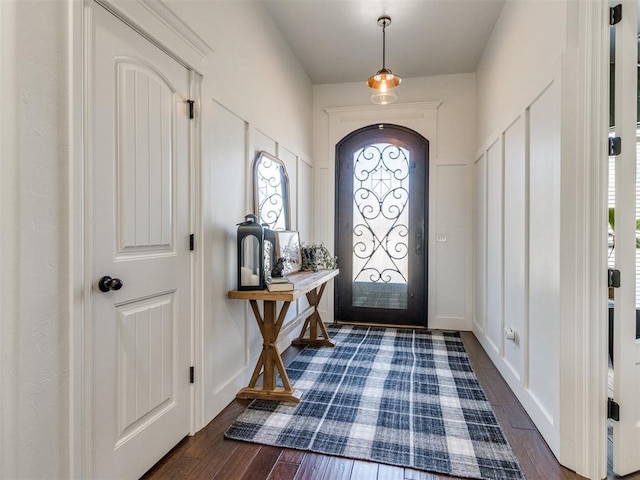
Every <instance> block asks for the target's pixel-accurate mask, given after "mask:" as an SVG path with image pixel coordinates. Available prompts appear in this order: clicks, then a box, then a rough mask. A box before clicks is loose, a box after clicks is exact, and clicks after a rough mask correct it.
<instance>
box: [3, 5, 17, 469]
mask: <svg viewBox="0 0 640 480" xmlns="http://www.w3.org/2000/svg"><path fill="white" fill-rule="evenodd" d="M16 26H17V23H16V4H15V2H0V63H1V64H2V65H3V68H2V70H1V71H0V100H1V101H0V105H2V109H0V165H1V166H0V171H2V175H0V264H2V269H0V315H1V316H0V382H2V390H1V392H0V424H1V425H2V429H0V430H1V433H0V445H1V446H2V448H0V478H14V477H17V476H18V467H19V466H18V465H17V463H18V462H17V455H16V453H17V446H16V439H17V438H18V421H17V418H16V415H15V412H16V411H17V402H18V397H17V394H16V392H17V391H18V388H17V387H18V379H17V368H16V363H17V362H16V359H17V356H16V348H17V346H18V344H17V342H16V338H17V335H16V334H17V328H18V325H19V321H20V318H19V309H18V299H19V292H18V283H17V282H16V281H15V276H14V275H15V272H17V271H18V269H19V268H20V265H19V233H18V232H19V231H20V228H19V226H20V218H19V211H18V209H16V208H15V207H16V205H19V201H18V200H19V195H20V192H19V186H18V181H17V180H18V178H19V176H18V172H19V156H18V145H17V126H16V125H17V118H18V95H17V80H18V79H17V69H16V67H17V65H18V62H17V44H16V43H17V42H16V34H17V32H16ZM7 67H8V68H7Z"/></svg>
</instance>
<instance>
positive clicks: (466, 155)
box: [313, 74, 476, 330]
mask: <svg viewBox="0 0 640 480" xmlns="http://www.w3.org/2000/svg"><path fill="white" fill-rule="evenodd" d="M475 101H476V98H475V74H461V75H443V76H437V77H426V78H407V79H403V81H402V85H401V86H400V87H399V88H398V101H397V103H395V104H392V105H386V106H372V105H371V104H370V101H369V92H368V89H367V87H366V85H365V83H364V82H358V83H348V84H337V85H316V86H314V99H313V103H314V107H313V119H314V129H313V130H314V166H315V172H316V176H315V191H316V197H315V203H316V205H317V206H318V208H317V215H316V222H315V232H316V236H317V239H316V240H317V241H322V242H324V243H325V244H326V245H327V246H328V247H329V249H330V250H331V251H334V221H335V219H334V214H333V212H334V205H335V200H334V198H335V194H334V192H335V189H334V187H335V185H334V183H335V182H334V179H335V145H336V143H337V142H339V141H340V140H341V139H342V138H343V137H344V136H346V135H347V134H349V133H350V132H352V131H354V130H357V129H358V128H360V127H363V126H366V125H371V124H375V123H377V122H386V123H394V124H397V125H402V126H405V127H408V128H411V129H413V130H415V131H417V132H418V133H420V134H421V135H423V136H424V137H425V138H427V140H429V235H428V237H427V238H428V242H429V256H428V261H429V283H428V286H427V292H426V294H427V298H428V322H429V326H430V327H431V328H448V329H460V330H470V329H471V311H472V291H471V282H472V279H471V262H470V258H471V256H472V253H471V248H472V244H471V229H472V216H471V213H470V211H471V204H472V200H473V199H472V197H471V195H470V191H471V189H470V186H471V185H472V178H471V172H472V170H471V164H472V162H473V158H474V152H475V138H474V132H475ZM437 233H441V234H445V235H446V237H447V242H446V243H436V241H435V239H436V234H437ZM339 264H340V259H338V266H339ZM332 299H333V291H328V292H327V294H325V298H324V299H323V300H324V305H323V309H326V310H327V315H328V317H329V318H331V317H332V315H333V311H332Z"/></svg>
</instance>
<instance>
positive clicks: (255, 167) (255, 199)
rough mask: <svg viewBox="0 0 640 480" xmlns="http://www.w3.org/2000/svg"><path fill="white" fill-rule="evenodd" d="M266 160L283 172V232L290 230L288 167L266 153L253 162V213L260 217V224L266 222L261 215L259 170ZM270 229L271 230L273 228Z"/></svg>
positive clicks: (262, 153) (260, 154)
mask: <svg viewBox="0 0 640 480" xmlns="http://www.w3.org/2000/svg"><path fill="white" fill-rule="evenodd" d="M265 160H266V161H269V162H273V163H275V164H276V165H278V167H279V168H280V170H281V172H282V174H281V178H280V197H281V198H282V215H284V223H285V225H284V229H283V230H289V229H290V228H291V204H290V199H291V196H290V195H289V175H288V174H287V167H286V166H285V164H284V162H283V161H282V160H280V159H279V158H277V157H275V156H273V155H271V154H270V153H268V152H265V151H261V152H259V153H258V155H257V156H256V159H255V160H254V162H253V211H254V213H255V215H256V217H258V221H259V222H261V223H263V222H265V220H263V218H262V215H261V214H260V198H259V197H260V193H259V190H260V189H259V178H260V177H259V168H260V165H261V164H262V163H263V162H264V161H265ZM269 228H271V226H270V227H269Z"/></svg>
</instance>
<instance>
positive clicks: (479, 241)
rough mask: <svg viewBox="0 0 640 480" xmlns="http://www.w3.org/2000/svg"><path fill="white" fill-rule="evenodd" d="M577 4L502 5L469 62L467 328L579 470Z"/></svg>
mask: <svg viewBox="0 0 640 480" xmlns="http://www.w3.org/2000/svg"><path fill="white" fill-rule="evenodd" d="M579 5H580V4H579V3H578V2H576V3H573V2H570V1H568V2H565V1H556V2H534V1H525V2H506V3H505V6H504V8H503V11H502V13H501V15H500V18H499V20H498V23H497V25H496V28H495V29H494V32H493V34H492V37H491V40H490V41H489V44H488V45H487V48H486V50H485V52H484V55H483V58H482V60H481V62H480V64H479V66H478V70H477V85H478V90H477V94H478V111H477V125H478V129H477V134H478V146H479V151H478V152H477V153H476V157H477V158H478V161H477V163H476V167H475V168H476V175H475V180H474V183H475V192H476V201H477V202H478V204H479V205H481V206H479V207H478V211H477V214H476V215H477V217H476V227H475V238H476V249H475V259H474V268H475V274H474V278H475V279H476V283H475V293H474V294H475V302H474V305H475V311H474V329H473V330H474V333H475V334H476V336H477V337H478V339H479V340H480V342H481V344H482V345H483V347H484V348H485V350H486V351H487V352H488V353H489V356H490V357H491V359H492V360H493V362H494V363H495V364H496V366H497V367H498V369H499V370H500V372H501V373H502V375H503V376H504V378H505V379H506V381H507V382H508V383H509V385H510V386H511V388H512V390H513V391H514V392H515V393H516V395H517V396H518V398H519V399H520V401H521V403H522V404H523V406H524V407H525V409H526V410H527V412H528V414H529V416H530V417H531V418H532V420H533V421H534V423H535V424H536V426H537V428H538V429H539V430H540V432H541V433H542V435H543V437H544V438H545V440H546V441H547V443H548V444H549V446H550V448H551V450H552V451H553V453H554V454H555V455H556V457H558V459H559V461H560V462H561V463H562V464H564V465H566V466H568V467H570V468H573V469H578V470H579V472H584V471H585V468H590V467H585V465H588V463H589V460H588V459H585V458H584V455H582V453H580V452H576V450H575V449H574V444H575V442H578V441H581V439H580V437H581V434H580V433H579V432H580V429H582V428H584V426H585V425H586V424H587V422H588V421H589V419H588V418H586V416H585V412H587V411H588V410H587V409H586V407H584V405H585V404H586V402H585V401H584V400H583V399H581V398H580V397H581V396H584V393H585V392H586V391H587V390H582V391H581V392H582V393H581V392H580V390H579V388H578V387H577V385H581V383H580V382H581V381H582V379H581V378H578V376H577V375H578V374H582V373H581V372H580V368H582V367H576V363H575V360H574V359H575V358H578V355H584V358H588V357H587V353H586V352H584V353H581V350H579V349H580V348H582V346H581V345H580V343H579V342H580V341H582V340H579V339H578V337H577V336H576V334H577V335H578V336H580V335H582V329H583V327H584V328H586V327H585V318H584V317H582V318H580V314H579V312H580V311H583V310H581V309H582V306H581V303H580V302H582V301H588V299H587V298H586V297H588V296H589V295H588V294H587V295H585V292H586V290H585V289H586V285H587V282H588V279H586V278H584V273H583V271H582V270H581V268H582V267H581V266H580V261H579V260H578V261H577V259H578V258H580V256H581V255H582V254H583V253H584V250H583V247H584V242H585V238H586V236H587V233H588V232H587V231H586V230H581V229H583V228H587V227H585V226H584V225H583V224H582V223H581V221H582V220H581V219H580V217H579V216H580V215H581V212H580V211H579V209H580V208H582V206H581V205H582V202H581V201H579V200H577V199H578V196H579V195H580V194H581V192H583V191H586V190H588V188H587V187H585V184H583V183H582V180H581V179H578V178H577V177H576V175H577V174H578V173H580V172H581V171H582V170H581V169H582V168H583V167H582V166H581V165H584V164H586V162H587V160H586V159H587V156H586V155H585V156H580V155H578V154H577V150H576V148H577V147H576V145H578V140H577V138H578V137H577V135H580V129H577V128H576V122H577V121H578V118H579V117H578V113H579V109H577V107H576V105H577V102H580V100H577V98H579V95H584V90H580V88H581V87H582V84H581V83H580V84H578V83H577V82H576V80H577V76H576V71H577V69H578V67H579V65H578V63H577V59H578V58H579V56H578V55H577V52H578V49H577V47H579V43H578V40H579V38H581V40H580V41H585V39H584V37H580V35H583V36H584V33H583V31H579V29H577V28H576V25H578V21H579V15H582V17H580V18H582V20H581V21H583V22H584V24H585V25H586V24H588V21H594V22H598V21H599V20H598V19H597V17H596V16H594V17H591V18H589V19H588V20H585V18H587V17H586V15H585V13H584V11H586V10H589V9H590V8H591V7H589V8H584V11H582V10H581V9H582V8H583V7H584V6H579ZM594 5H595V3H594ZM596 10H597V8H594V9H593V11H596ZM588 55H589V52H584V56H585V57H587V56H588ZM580 68H584V70H583V71H584V72H585V73H586V74H588V73H589V70H588V68H589V67H588V66H584V65H583V66H580ZM583 118H584V122H585V123H584V124H583V125H588V121H589V119H588V117H583ZM585 128H587V127H585ZM603 134H604V133H603ZM603 158H604V157H603ZM485 169H486V176H485V175H484V171H485ZM482 205H486V207H485V208H483V207H482ZM596 208H597V207H596ZM583 215H584V213H583ZM593 261H595V260H593ZM483 279H486V284H483V283H482V280H483ZM581 289H583V290H581ZM506 328H510V329H512V330H513V331H514V332H515V340H514V341H511V340H508V339H507V338H506V334H505V329H506ZM578 329H580V333H577V332H578ZM585 341H586V340H585ZM586 376H587V374H585V377H586ZM561 378H562V379H564V380H563V381H562V382H561ZM591 378H594V377H591ZM592 385H595V384H592ZM581 409H582V410H581ZM597 442H598V441H594V444H595V443H597Z"/></svg>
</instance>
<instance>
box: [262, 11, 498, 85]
mask: <svg viewBox="0 0 640 480" xmlns="http://www.w3.org/2000/svg"><path fill="white" fill-rule="evenodd" d="M263 2H264V3H265V5H266V7H267V10H268V11H269V13H270V14H271V16H272V17H273V19H274V21H275V22H276V24H277V25H278V28H279V29H280V31H281V32H282V34H283V36H284V38H285V39H286V41H287V43H288V44H289V45H290V46H291V49H292V50H293V52H294V54H295V55H296V56H297V57H298V59H299V60H300V63H301V64H302V66H303V67H304V68H305V70H306V71H307V74H308V75H309V78H310V79H311V82H312V83H313V84H316V85H317V84H325V83H343V82H357V81H363V82H364V81H366V79H367V78H368V77H369V76H370V75H372V74H374V73H375V72H376V71H377V70H379V69H380V68H382V28H381V27H379V26H378V24H377V21H378V17H379V16H380V15H382V14H386V15H389V16H390V17H391V25H390V26H388V27H387V28H386V37H387V55H386V67H387V68H388V69H390V70H392V71H393V73H395V74H397V75H400V77H402V78H410V77H423V76H430V75H443V74H452V73H468V72H474V71H475V70H476V66H477V65H478V61H479V60H480V57H481V55H482V52H483V51H484V48H485V46H486V44H487V41H488V40H489V37H490V36H491V32H492V30H493V27H494V25H495V23H496V20H497V19H498V16H499V15H500V11H501V9H502V6H503V4H504V0H263Z"/></svg>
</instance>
